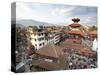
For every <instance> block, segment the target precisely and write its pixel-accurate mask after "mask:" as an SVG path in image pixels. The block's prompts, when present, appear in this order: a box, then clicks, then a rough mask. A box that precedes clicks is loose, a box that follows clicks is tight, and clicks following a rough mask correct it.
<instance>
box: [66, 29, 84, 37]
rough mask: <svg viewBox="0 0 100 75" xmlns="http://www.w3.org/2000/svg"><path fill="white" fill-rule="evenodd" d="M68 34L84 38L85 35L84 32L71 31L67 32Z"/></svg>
mask: <svg viewBox="0 0 100 75" xmlns="http://www.w3.org/2000/svg"><path fill="white" fill-rule="evenodd" d="M67 33H68V34H77V35H81V36H83V35H84V33H83V32H82V31H76V30H71V31H68V32H67Z"/></svg>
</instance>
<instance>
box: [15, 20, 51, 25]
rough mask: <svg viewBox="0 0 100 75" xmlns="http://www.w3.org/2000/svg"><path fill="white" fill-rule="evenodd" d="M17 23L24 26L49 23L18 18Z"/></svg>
mask: <svg viewBox="0 0 100 75" xmlns="http://www.w3.org/2000/svg"><path fill="white" fill-rule="evenodd" d="M16 23H17V24H21V25H24V26H26V27H27V26H40V25H44V26H46V25H51V24H49V23H46V22H40V21H35V20H31V19H28V20H27V19H23V20H18V21H16Z"/></svg>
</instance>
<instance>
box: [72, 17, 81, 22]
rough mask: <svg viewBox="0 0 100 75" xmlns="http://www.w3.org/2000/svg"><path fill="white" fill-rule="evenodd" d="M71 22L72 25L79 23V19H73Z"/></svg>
mask: <svg viewBox="0 0 100 75" xmlns="http://www.w3.org/2000/svg"><path fill="white" fill-rule="evenodd" d="M72 21H73V22H74V23H78V22H79V21H80V19H79V18H73V19H72Z"/></svg>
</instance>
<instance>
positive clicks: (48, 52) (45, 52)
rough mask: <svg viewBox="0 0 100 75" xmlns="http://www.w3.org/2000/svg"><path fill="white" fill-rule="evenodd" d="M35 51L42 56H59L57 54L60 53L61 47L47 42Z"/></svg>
mask: <svg viewBox="0 0 100 75" xmlns="http://www.w3.org/2000/svg"><path fill="white" fill-rule="evenodd" d="M36 53H37V54H39V55H42V56H47V57H53V58H59V55H61V54H62V48H61V47H59V46H56V45H51V44H49V45H46V46H44V47H43V48H41V49H39V50H37V51H36Z"/></svg>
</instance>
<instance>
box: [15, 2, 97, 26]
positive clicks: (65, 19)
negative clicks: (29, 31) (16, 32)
mask: <svg viewBox="0 0 100 75" xmlns="http://www.w3.org/2000/svg"><path fill="white" fill-rule="evenodd" d="M74 17H78V18H80V19H81V21H80V23H82V24H95V25H96V24H97V8H96V7H88V6H72V5H71V6H70V5H62V4H45V3H27V2H18V3H16V18H17V20H19V19H33V20H38V21H43V22H49V23H66V24H70V23H73V22H72V21H71V19H72V18H74Z"/></svg>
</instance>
